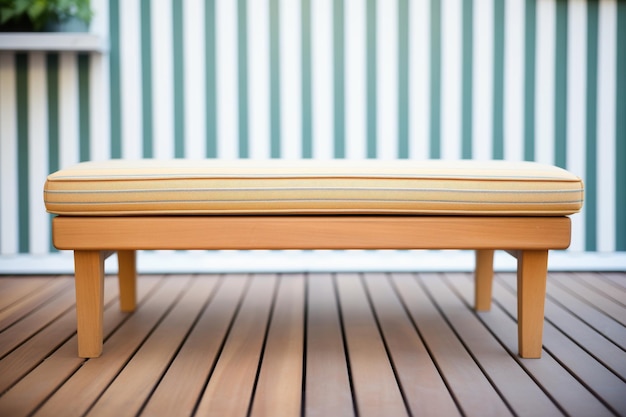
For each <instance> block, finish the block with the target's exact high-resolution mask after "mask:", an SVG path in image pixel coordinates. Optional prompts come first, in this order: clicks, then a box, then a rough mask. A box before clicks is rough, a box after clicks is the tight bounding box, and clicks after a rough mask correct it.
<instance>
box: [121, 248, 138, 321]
mask: <svg viewBox="0 0 626 417" xmlns="http://www.w3.org/2000/svg"><path fill="white" fill-rule="evenodd" d="M117 260H118V263H119V272H118V279H119V287H120V309H121V310H122V311H124V312H132V311H135V307H136V304H137V256H136V252H135V251H134V250H120V251H118V252H117Z"/></svg>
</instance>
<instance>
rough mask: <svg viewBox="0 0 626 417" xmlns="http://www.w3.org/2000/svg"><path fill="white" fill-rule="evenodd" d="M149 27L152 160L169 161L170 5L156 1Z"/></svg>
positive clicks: (171, 105)
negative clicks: (157, 5)
mask: <svg viewBox="0 0 626 417" xmlns="http://www.w3.org/2000/svg"><path fill="white" fill-rule="evenodd" d="M150 11H151V13H152V15H151V16H150V18H151V20H152V21H151V28H152V36H151V41H152V45H151V47H152V71H153V73H152V76H153V78H152V98H153V100H152V112H153V113H152V115H153V123H154V124H153V126H152V131H153V132H154V144H153V146H154V157H155V158H158V159H169V158H173V157H174V156H175V153H176V149H175V144H174V74H173V73H174V63H173V62H172V57H173V56H174V52H173V47H174V46H173V27H172V23H173V21H172V20H173V19H172V13H173V10H172V3H171V2H159V7H152V8H151V10H150Z"/></svg>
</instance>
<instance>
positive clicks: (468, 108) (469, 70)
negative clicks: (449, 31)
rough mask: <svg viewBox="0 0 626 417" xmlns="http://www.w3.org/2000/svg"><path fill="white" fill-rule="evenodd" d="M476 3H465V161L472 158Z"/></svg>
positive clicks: (471, 0) (463, 140) (463, 139)
mask: <svg viewBox="0 0 626 417" xmlns="http://www.w3.org/2000/svg"><path fill="white" fill-rule="evenodd" d="M473 14H474V1H473V0H465V1H464V2H463V87H462V88H463V98H462V103H463V104H462V112H463V116H462V128H461V135H462V149H461V157H462V158H463V159H471V158H472V130H473V127H472V114H473V111H472V87H473V85H472V79H473V76H474V75H473V68H474V60H473V57H474V50H473V45H474V24H473V23H474V19H473Z"/></svg>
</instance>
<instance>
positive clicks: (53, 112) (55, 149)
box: [46, 53, 59, 172]
mask: <svg viewBox="0 0 626 417" xmlns="http://www.w3.org/2000/svg"><path fill="white" fill-rule="evenodd" d="M46 77H47V80H46V86H47V88H48V91H47V93H48V94H47V102H48V170H49V171H50V172H55V171H58V170H59V54H58V53H50V54H48V55H47V56H46Z"/></svg>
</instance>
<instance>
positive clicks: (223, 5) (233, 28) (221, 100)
mask: <svg viewBox="0 0 626 417" xmlns="http://www.w3.org/2000/svg"><path fill="white" fill-rule="evenodd" d="M215 35H216V39H215V51H216V54H215V56H216V58H215V62H216V85H217V87H216V91H217V102H216V107H217V120H216V124H217V141H218V142H217V156H218V157H219V158H223V159H234V158H237V157H238V155H239V154H238V141H239V123H238V118H237V112H238V108H239V103H238V93H237V85H238V84H237V80H238V78H237V56H238V54H237V3H236V2H234V1H232V0H216V2H215Z"/></svg>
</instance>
